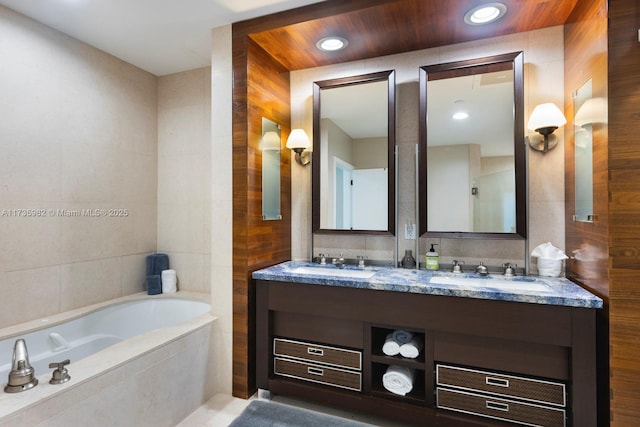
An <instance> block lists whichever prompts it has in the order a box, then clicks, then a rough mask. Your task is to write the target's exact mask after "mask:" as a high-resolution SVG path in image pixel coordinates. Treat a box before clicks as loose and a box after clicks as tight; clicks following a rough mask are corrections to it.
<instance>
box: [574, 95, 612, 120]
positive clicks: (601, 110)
mask: <svg viewBox="0 0 640 427" xmlns="http://www.w3.org/2000/svg"><path fill="white" fill-rule="evenodd" d="M608 109H609V107H608V105H607V101H606V99H604V98H589V99H587V100H586V101H585V102H584V104H582V105H581V106H580V108H578V112H577V113H576V117H575V118H574V119H573V122H574V124H575V125H576V126H580V127H582V126H585V125H591V124H594V123H607V120H608V118H607V116H608Z"/></svg>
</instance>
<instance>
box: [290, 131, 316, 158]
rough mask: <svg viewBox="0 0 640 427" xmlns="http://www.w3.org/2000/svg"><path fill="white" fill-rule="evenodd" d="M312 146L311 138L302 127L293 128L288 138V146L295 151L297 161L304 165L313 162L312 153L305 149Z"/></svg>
mask: <svg viewBox="0 0 640 427" xmlns="http://www.w3.org/2000/svg"><path fill="white" fill-rule="evenodd" d="M309 147H311V140H310V139H309V137H308V136H307V133H306V132H305V131H304V130H302V129H293V130H292V131H291V133H290V134H289V138H287V148H288V149H290V150H293V151H295V153H296V162H298V163H299V164H300V165H302V166H306V165H308V164H309V163H310V162H311V154H310V152H309V151H304V150H306V149H307V148H309Z"/></svg>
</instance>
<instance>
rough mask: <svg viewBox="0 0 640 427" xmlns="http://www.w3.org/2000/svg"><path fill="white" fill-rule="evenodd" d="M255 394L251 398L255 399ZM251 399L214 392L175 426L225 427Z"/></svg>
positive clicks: (375, 421)
mask: <svg viewBox="0 0 640 427" xmlns="http://www.w3.org/2000/svg"><path fill="white" fill-rule="evenodd" d="M257 398H258V397H257V396H254V397H252V399H257ZM273 401H275V402H279V403H285V404H289V405H294V406H298V407H301V408H305V409H310V410H312V411H319V412H324V413H327V414H331V415H336V416H339V417H343V418H349V419H352V420H356V421H360V422H363V423H369V424H372V425H374V426H379V427H409V426H408V425H407V424H403V423H397V422H393V421H389V420H386V419H380V418H378V417H374V416H370V415H366V414H354V413H351V412H348V411H343V410H339V409H335V408H329V407H326V406H323V405H318V404H314V403H309V402H304V401H300V400H296V399H292V398H288V397H283V396H274V397H273ZM249 402H251V400H244V399H238V398H236V397H232V396H229V395H226V394H216V395H215V396H213V398H211V400H209V401H208V402H206V403H205V404H204V405H202V406H201V407H199V408H198V409H196V410H195V411H194V412H193V413H192V414H191V415H189V416H188V417H187V418H185V419H184V420H182V422H181V423H180V424H178V426H177V427H227V426H228V425H229V424H230V423H231V422H232V421H233V420H234V419H235V418H236V417H237V416H238V415H240V413H241V412H242V410H243V409H244V408H245V407H246V406H247V405H248V404H249Z"/></svg>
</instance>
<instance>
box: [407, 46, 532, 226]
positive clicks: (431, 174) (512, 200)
mask: <svg viewBox="0 0 640 427" xmlns="http://www.w3.org/2000/svg"><path fill="white" fill-rule="evenodd" d="M523 65H524V64H523V54H522V52H514V53H508V54H503V55H496V56H490V57H484V58H477V59H470V60H465V61H458V62H451V63H445V64H437V65H429V66H424V67H421V68H420V126H419V139H420V141H419V144H420V159H419V203H420V206H419V212H420V218H419V222H420V235H421V236H423V237H445V238H451V237H455V238H488V239H525V238H526V237H527V194H526V191H527V185H526V145H525V140H524V81H523Z"/></svg>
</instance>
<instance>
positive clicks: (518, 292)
mask: <svg viewBox="0 0 640 427" xmlns="http://www.w3.org/2000/svg"><path fill="white" fill-rule="evenodd" d="M253 278H254V279H260V280H277V281H281V282H293V283H306V284H314V285H321V286H338V287H347V288H359V289H372V290H382V291H392V292H410V293H416V294H428V295H444V296H453V297H464V298H479V299H490V300H501V301H514V302H524V303H532V304H550V305H563V306H569V307H584V308H602V299H600V298H599V297H597V296H595V295H593V294H591V293H590V292H588V291H586V290H585V289H583V288H581V287H580V286H578V285H576V284H575V283H573V282H571V281H570V280H567V279H565V278H552V277H539V276H515V277H511V278H508V277H504V276H502V275H495V274H491V275H488V276H480V275H478V274H474V273H458V274H454V273H449V272H444V271H437V272H433V271H427V270H405V269H401V268H392V267H364V268H359V267H355V266H345V267H342V268H338V267H336V266H334V265H320V264H312V263H309V262H302V261H288V262H284V263H282V264H278V265H274V266H272V267H269V268H265V269H262V270H258V271H255V272H254V273H253Z"/></svg>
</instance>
